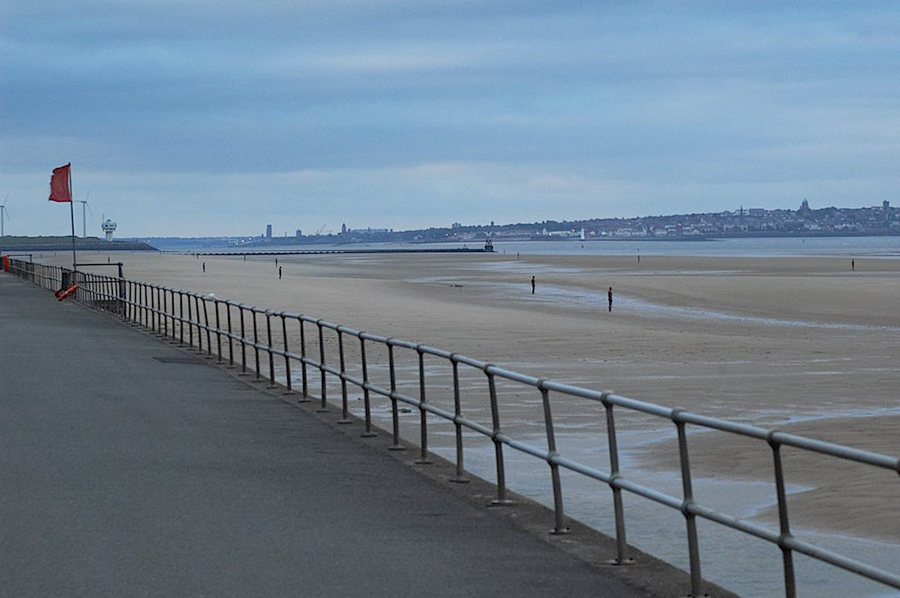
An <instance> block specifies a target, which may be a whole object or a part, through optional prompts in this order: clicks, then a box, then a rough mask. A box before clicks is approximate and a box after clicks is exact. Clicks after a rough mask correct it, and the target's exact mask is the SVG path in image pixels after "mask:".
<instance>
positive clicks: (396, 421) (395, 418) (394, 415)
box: [387, 338, 406, 451]
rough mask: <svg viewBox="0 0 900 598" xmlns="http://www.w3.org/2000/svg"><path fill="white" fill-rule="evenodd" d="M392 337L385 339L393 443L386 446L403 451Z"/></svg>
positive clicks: (404, 448) (390, 449)
mask: <svg viewBox="0 0 900 598" xmlns="http://www.w3.org/2000/svg"><path fill="white" fill-rule="evenodd" d="M392 341H393V339H390V338H389V339H387V346H388V368H389V369H390V374H391V397H390V398H391V423H392V427H393V436H394V443H393V444H392V445H391V446H389V447H388V450H389V451H405V450H406V447H405V446H403V445H402V444H400V409H399V408H398V405H397V372H396V367H395V365H394V345H393V342H392Z"/></svg>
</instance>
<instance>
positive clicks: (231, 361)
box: [225, 302, 234, 369]
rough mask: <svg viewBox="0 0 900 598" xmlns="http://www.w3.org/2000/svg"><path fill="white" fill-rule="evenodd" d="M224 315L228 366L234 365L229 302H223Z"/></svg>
mask: <svg viewBox="0 0 900 598" xmlns="http://www.w3.org/2000/svg"><path fill="white" fill-rule="evenodd" d="M225 315H226V316H227V321H228V368H229V369H231V368H233V367H234V338H233V335H234V329H233V328H232V326H231V303H228V302H226V303H225Z"/></svg>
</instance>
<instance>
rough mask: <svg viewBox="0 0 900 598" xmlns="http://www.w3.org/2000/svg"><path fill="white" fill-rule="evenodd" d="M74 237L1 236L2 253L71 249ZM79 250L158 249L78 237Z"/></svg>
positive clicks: (137, 244) (0, 246) (138, 243)
mask: <svg viewBox="0 0 900 598" xmlns="http://www.w3.org/2000/svg"><path fill="white" fill-rule="evenodd" d="M71 249H72V237H68V236H67V237H0V253H14V252H24V251H70V250H71ZM75 249H77V250H79V251H156V248H155V247H151V246H150V245H148V244H147V243H143V242H141V241H119V240H115V241H104V240H102V239H99V238H97V237H76V238H75Z"/></svg>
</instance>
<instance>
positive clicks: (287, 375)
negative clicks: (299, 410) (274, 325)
mask: <svg viewBox="0 0 900 598" xmlns="http://www.w3.org/2000/svg"><path fill="white" fill-rule="evenodd" d="M279 315H280V316H281V338H282V340H283V341H284V342H283V346H284V379H285V381H286V382H287V391H286V392H285V393H284V394H286V395H292V394H294V387H293V382H292V381H291V358H290V356H289V355H288V353H290V349H289V348H288V333H287V320H286V319H285V316H284V312H282V313H281V314H279Z"/></svg>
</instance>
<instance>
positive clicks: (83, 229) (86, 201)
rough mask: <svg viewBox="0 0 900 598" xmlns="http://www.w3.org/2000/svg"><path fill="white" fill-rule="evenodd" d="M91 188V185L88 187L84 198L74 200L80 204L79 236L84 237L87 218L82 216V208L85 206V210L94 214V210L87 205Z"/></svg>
mask: <svg viewBox="0 0 900 598" xmlns="http://www.w3.org/2000/svg"><path fill="white" fill-rule="evenodd" d="M92 189H93V187H91V188H90V189H88V192H87V195H86V196H85V198H84V199H76V200H75V203H80V204H81V236H82V237H83V238H85V239H87V219H86V218H85V216H84V209H85V208H87V210H88V211H89V212H90V213H91V216H93V215H94V210H92V209H91V207H90V206H89V205H88V199H90V197H91V190H92Z"/></svg>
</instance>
